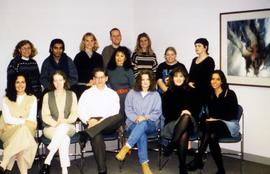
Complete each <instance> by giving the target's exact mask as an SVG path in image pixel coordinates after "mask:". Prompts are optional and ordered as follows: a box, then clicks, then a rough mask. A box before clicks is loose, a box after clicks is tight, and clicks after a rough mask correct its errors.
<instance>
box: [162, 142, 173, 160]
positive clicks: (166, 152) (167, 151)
mask: <svg viewBox="0 0 270 174" xmlns="http://www.w3.org/2000/svg"><path fill="white" fill-rule="evenodd" d="M173 150H174V145H173V144H172V143H169V144H168V145H167V146H163V156H165V157H168V156H170V155H171V154H172V153H173Z"/></svg>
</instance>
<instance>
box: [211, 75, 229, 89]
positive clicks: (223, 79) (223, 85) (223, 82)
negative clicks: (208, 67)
mask: <svg viewBox="0 0 270 174" xmlns="http://www.w3.org/2000/svg"><path fill="white" fill-rule="evenodd" d="M213 74H218V75H219V77H220V80H221V89H222V90H223V91H225V90H227V89H229V85H228V83H227V79H226V76H225V74H224V73H223V71H221V70H214V71H213V73H212V75H211V78H212V76H213ZM211 88H212V87H211ZM212 89H213V88H212Z"/></svg>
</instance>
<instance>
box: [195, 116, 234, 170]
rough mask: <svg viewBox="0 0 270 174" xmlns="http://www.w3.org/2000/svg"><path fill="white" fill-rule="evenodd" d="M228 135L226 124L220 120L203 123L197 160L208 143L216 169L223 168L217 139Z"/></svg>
mask: <svg viewBox="0 0 270 174" xmlns="http://www.w3.org/2000/svg"><path fill="white" fill-rule="evenodd" d="M225 136H226V137H227V136H230V132H229V130H228V128H227V126H226V124H225V123H224V122H222V121H207V122H206V124H205V132H204V134H203V137H202V141H201V143H202V144H201V146H200V147H199V154H198V158H199V160H202V156H203V154H204V152H205V151H206V149H207V146H208V144H209V148H210V151H211V154H212V156H213V159H214V161H215V163H216V165H217V168H218V170H222V169H224V167H223V161H222V155H221V149H220V146H219V144H218V140H219V139H220V138H222V137H225Z"/></svg>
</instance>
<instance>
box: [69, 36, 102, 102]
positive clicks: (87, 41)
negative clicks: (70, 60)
mask: <svg viewBox="0 0 270 174" xmlns="http://www.w3.org/2000/svg"><path fill="white" fill-rule="evenodd" d="M98 48H99V46H98V41H97V39H96V36H95V35H94V34H93V33H89V32H88V33H85V34H84V35H83V37H82V41H81V44H80V52H79V53H78V54H77V55H76V56H75V58H74V64H75V66H76V68H77V71H78V78H79V80H78V84H77V85H76V87H75V91H76V94H77V97H78V98H79V97H80V96H81V94H82V93H83V92H84V91H85V90H86V89H88V88H89V87H91V86H92V85H93V70H94V68H103V60H102V56H101V55H100V54H99V53H97V52H96V51H97V49H98Z"/></svg>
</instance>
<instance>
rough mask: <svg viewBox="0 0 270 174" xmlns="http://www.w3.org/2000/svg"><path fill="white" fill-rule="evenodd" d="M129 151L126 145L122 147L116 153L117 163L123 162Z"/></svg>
mask: <svg viewBox="0 0 270 174" xmlns="http://www.w3.org/2000/svg"><path fill="white" fill-rule="evenodd" d="M129 149H130V148H129V147H128V146H127V145H124V147H122V149H121V150H120V151H119V152H118V154H117V155H116V156H115V158H116V159H118V160H119V161H123V160H124V159H125V157H126V154H127V153H128V152H129Z"/></svg>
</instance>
